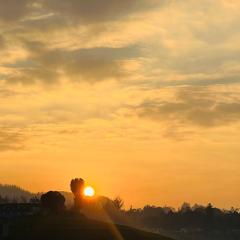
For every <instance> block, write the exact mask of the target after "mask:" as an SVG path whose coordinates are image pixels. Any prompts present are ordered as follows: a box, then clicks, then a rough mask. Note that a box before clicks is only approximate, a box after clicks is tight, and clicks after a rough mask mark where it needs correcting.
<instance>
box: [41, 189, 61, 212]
mask: <svg viewBox="0 0 240 240" xmlns="http://www.w3.org/2000/svg"><path fill="white" fill-rule="evenodd" d="M41 204H42V206H43V207H44V208H45V209H47V210H49V211H50V212H55V213H56V212H60V211H62V210H64V209H65V198H64V196H63V195H62V194H61V193H59V192H53V191H50V192H47V193H46V194H43V195H42V196H41Z"/></svg>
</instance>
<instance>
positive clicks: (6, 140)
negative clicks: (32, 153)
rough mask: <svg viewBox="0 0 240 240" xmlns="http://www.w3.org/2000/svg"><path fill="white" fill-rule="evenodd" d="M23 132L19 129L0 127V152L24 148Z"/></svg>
mask: <svg viewBox="0 0 240 240" xmlns="http://www.w3.org/2000/svg"><path fill="white" fill-rule="evenodd" d="M23 142H24V137H23V134H22V133H21V132H20V131H18V130H11V129H7V130H6V129H4V128H2V129H1V128H0V152H1V151H7V150H20V149H23V148H24V144H23Z"/></svg>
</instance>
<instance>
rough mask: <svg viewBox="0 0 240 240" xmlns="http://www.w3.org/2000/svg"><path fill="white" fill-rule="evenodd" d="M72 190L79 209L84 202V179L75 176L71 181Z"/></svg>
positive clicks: (76, 207)
mask: <svg viewBox="0 0 240 240" xmlns="http://www.w3.org/2000/svg"><path fill="white" fill-rule="evenodd" d="M70 186H71V191H72V193H73V194H74V206H75V209H77V210H79V209H81V208H82V204H83V190H84V180H83V179H82V178H75V179H73V180H72V181H71V185H70Z"/></svg>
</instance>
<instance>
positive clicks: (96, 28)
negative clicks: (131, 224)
mask: <svg viewBox="0 0 240 240" xmlns="http://www.w3.org/2000/svg"><path fill="white" fill-rule="evenodd" d="M239 9H240V3H239V1H234V0H232V1H225V0H221V1H219V0H211V1H210V0H204V1H201V2H197V1H195V0H186V1H177V0H173V1H167V0H157V1H156V0H151V1H149V0H137V1H136V0H132V1H131V3H129V0H122V1H118V0H103V1H97V0H91V1H85V0H69V1H61V0H60V1H59V0H51V1H49V0H41V1H34V0H21V1H19V0H9V1H7V2H6V1H3V0H0V27H1V28H0V29H1V30H0V54H1V59H0V102H1V106H0V176H1V177H0V182H2V183H12V184H18V185H21V186H22V187H25V188H28V189H30V190H31V191H35V192H40V191H45V190H48V189H49V188H50V189H51V188H58V189H63V190H68V189H67V186H68V182H69V179H72V177H73V176H82V177H83V178H86V179H90V180H91V182H94V184H96V185H97V189H99V193H100V194H102V195H108V196H110V197H111V196H116V195H119V196H121V197H122V198H123V199H124V200H125V202H126V204H129V205H130V204H133V205H134V206H142V205H143V204H146V203H152V204H156V205H160V204H163V205H164V204H168V205H173V206H178V205H180V204H181V203H182V202H184V201H188V202H191V203H195V202H199V203H204V204H205V203H208V202H212V203H213V204H216V205H218V206H220V207H230V206H232V205H237V204H238V202H237V200H238V199H239V197H240V195H239V193H236V191H235V189H236V186H238V185H239V184H240V176H239V174H238V172H239V170H240V162H239V160H238V156H239V154H240V151H239V147H238V145H239V142H240V137H239V136H240V134H239V133H240V128H239V127H240V122H239V117H240V84H239V73H240V58H239V39H240V33H239V27H238V26H239V24H240V20H239V19H240V16H239ZM26 169H27V172H26ZM26 175H27V176H28V177H29V178H31V182H29V180H27V179H26ZM189 183H191V185H190V184H189ZM186 186H187V187H186ZM116 191H117V192H116ZM144 192H148V193H149V195H148V196H146V194H144Z"/></svg>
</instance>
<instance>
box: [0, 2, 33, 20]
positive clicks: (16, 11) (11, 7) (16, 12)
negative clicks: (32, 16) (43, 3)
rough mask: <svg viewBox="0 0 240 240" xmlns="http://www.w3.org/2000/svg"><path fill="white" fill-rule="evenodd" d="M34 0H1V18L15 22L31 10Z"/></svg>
mask: <svg viewBox="0 0 240 240" xmlns="http://www.w3.org/2000/svg"><path fill="white" fill-rule="evenodd" d="M31 2H33V1H32V0H8V1H5V0H0V20H2V21H6V22H13V21H17V20H19V19H21V18H23V17H24V16H25V15H26V14H27V13H28V12H29V11H30V6H29V5H28V4H30V3H31Z"/></svg>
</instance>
